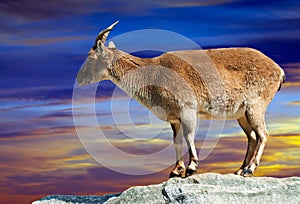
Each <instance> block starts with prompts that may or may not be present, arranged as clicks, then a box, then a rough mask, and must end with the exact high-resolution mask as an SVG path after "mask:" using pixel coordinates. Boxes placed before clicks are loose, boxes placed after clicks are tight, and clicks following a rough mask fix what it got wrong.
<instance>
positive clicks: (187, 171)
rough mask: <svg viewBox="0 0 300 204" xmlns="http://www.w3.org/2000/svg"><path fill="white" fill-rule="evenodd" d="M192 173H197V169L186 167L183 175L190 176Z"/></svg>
mask: <svg viewBox="0 0 300 204" xmlns="http://www.w3.org/2000/svg"><path fill="white" fill-rule="evenodd" d="M194 174H197V170H194V169H189V168H188V169H187V170H186V171H185V177H188V176H192V175H194Z"/></svg>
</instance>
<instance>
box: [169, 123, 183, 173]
mask: <svg viewBox="0 0 300 204" xmlns="http://www.w3.org/2000/svg"><path fill="white" fill-rule="evenodd" d="M180 126H181V124H180V121H177V122H174V123H171V127H172V130H173V141H174V147H175V151H176V164H175V167H174V169H173V170H172V171H171V173H170V178H172V177H184V176H185V165H184V161H183V159H182V140H183V134H182V129H181V128H180Z"/></svg>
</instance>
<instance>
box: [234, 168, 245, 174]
mask: <svg viewBox="0 0 300 204" xmlns="http://www.w3.org/2000/svg"><path fill="white" fill-rule="evenodd" d="M242 173H243V169H239V170H236V171H235V172H234V174H235V175H239V176H241V175H242Z"/></svg>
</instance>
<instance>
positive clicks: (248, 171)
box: [241, 169, 253, 177]
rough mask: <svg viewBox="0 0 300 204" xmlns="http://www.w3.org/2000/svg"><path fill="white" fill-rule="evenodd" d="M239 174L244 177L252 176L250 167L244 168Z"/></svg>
mask: <svg viewBox="0 0 300 204" xmlns="http://www.w3.org/2000/svg"><path fill="white" fill-rule="evenodd" d="M241 175H242V176H244V177H252V176H253V172H252V171H251V170H250V169H244V170H243V172H242V174H241Z"/></svg>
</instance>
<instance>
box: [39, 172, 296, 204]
mask: <svg viewBox="0 0 300 204" xmlns="http://www.w3.org/2000/svg"><path fill="white" fill-rule="evenodd" d="M299 193H300V178H299V177H290V178H281V179H279V178H270V177H252V178H244V177H241V176H236V175H233V174H226V175H221V174H215V173H206V174H198V175H194V176H191V177H188V178H185V179H181V178H172V179H169V180H168V181H166V182H163V183H161V184H157V185H149V186H136V187H131V188H129V189H127V190H126V191H124V192H123V193H121V194H120V195H107V196H106V197H105V196H104V197H105V199H103V200H102V201H100V200H101V199H102V197H100V196H96V197H98V199H99V201H97V200H96V199H95V198H94V197H93V199H88V200H86V201H84V200H76V196H75V198H74V199H75V200H69V201H66V199H64V200H63V198H64V196H61V197H60V198H58V197H56V198H55V199H56V200H55V202H54V201H53V202H44V201H49V199H48V200H47V199H45V198H44V199H43V200H40V201H38V202H39V203H34V204H45V203H56V204H57V203H61V204H62V203H69V204H71V203H105V204H123V203H126V204H131V203H132V204H134V203H136V204H140V203H143V204H144V203H145V204H147V203H155V204H159V203H167V204H171V203H172V204H173V203H174V204H179V203H191V204H192V203H195V204H197V203H256V204H258V203H284V204H288V203H300V196H299V195H300V194H299ZM85 197H87V198H88V197H90V196H85ZM52 198H54V197H52ZM77 198H79V196H77ZM83 198H84V197H83ZM94 199H95V200H94ZM36 202H37V201H36Z"/></svg>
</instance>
